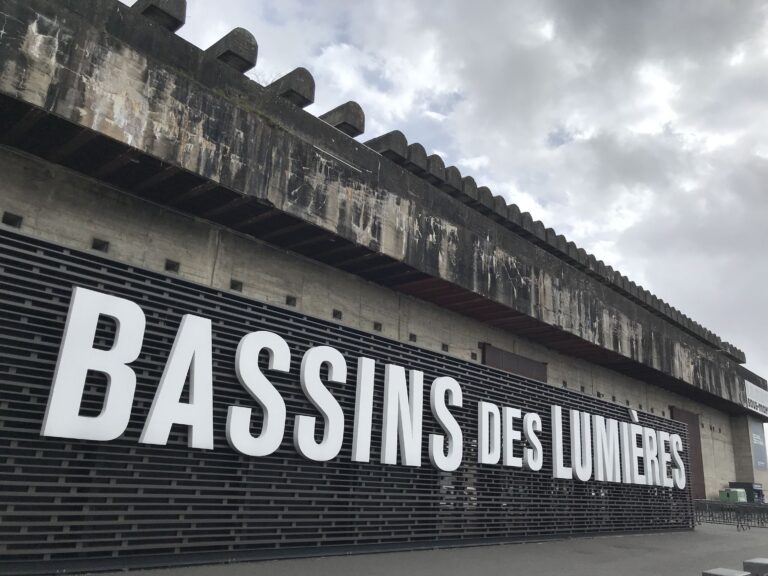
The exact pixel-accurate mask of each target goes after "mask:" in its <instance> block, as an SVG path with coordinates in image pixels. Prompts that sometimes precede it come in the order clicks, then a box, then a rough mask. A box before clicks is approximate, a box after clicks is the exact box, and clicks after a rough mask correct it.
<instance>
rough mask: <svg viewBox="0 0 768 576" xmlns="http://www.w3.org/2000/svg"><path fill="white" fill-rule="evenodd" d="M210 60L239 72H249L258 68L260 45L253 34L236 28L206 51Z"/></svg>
mask: <svg viewBox="0 0 768 576" xmlns="http://www.w3.org/2000/svg"><path fill="white" fill-rule="evenodd" d="M205 53H206V55H207V56H208V57H210V58H215V59H216V60H219V61H221V62H223V63H224V64H226V65H227V66H230V67H232V68H234V69H235V70H237V71H238V72H242V73H245V72H248V70H250V69H251V68H253V67H254V66H256V58H257V57H258V54H259V45H258V44H257V42H256V38H254V36H253V34H251V33H250V32H248V30H246V29H245V28H235V29H234V30H232V31H231V32H229V33H228V34H227V35H226V36H223V37H222V38H221V39H220V40H217V41H216V42H215V43H214V44H213V45H211V46H210V47H209V48H207V49H206V51H205Z"/></svg>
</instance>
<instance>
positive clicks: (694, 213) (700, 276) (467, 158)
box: [180, 0, 768, 377]
mask: <svg viewBox="0 0 768 576" xmlns="http://www.w3.org/2000/svg"><path fill="white" fill-rule="evenodd" d="M235 26H242V27H244V28H247V29H248V30H250V31H252V32H253V34H254V35H255V36H256V39H257V40H258V43H259V61H258V64H257V66H256V68H255V69H254V70H253V71H252V72H251V73H250V75H251V76H252V77H253V78H255V79H256V80H257V81H260V82H262V83H264V82H269V81H271V80H273V79H275V78H277V77H279V76H281V75H282V74H284V73H286V72H288V71H290V70H292V69H293V68H295V67H297V66H304V67H306V68H307V69H309V70H310V72H312V74H313V75H314V77H315V81H316V84H317V89H316V103H315V104H314V105H313V106H312V107H310V108H309V109H308V110H309V111H311V112H313V113H315V114H320V113H323V112H325V111H326V110H329V109H330V108H333V107H334V106H336V105H337V104H340V103H342V102H345V101H347V100H355V101H357V102H359V103H360V104H361V105H362V106H363V109H364V110H365V113H366V122H367V129H366V134H365V135H363V136H362V137H361V139H363V140H365V139H368V138H372V137H374V136H377V135H379V134H381V133H383V132H385V131H389V130H392V129H398V130H401V131H402V132H403V133H404V134H405V135H406V137H407V138H408V141H409V142H421V143H422V144H424V146H425V147H426V148H427V151H429V152H437V153H439V154H441V155H442V156H443V158H444V159H445V161H446V165H449V164H456V165H457V166H458V167H459V168H460V169H461V170H462V173H463V174H469V175H473V176H474V177H475V179H476V180H477V182H478V185H486V186H489V187H490V188H491V189H492V190H493V192H494V193H495V194H502V195H504V196H505V197H506V198H507V200H508V201H510V202H514V203H516V204H517V205H518V206H520V208H521V209H522V210H528V211H530V212H531V214H532V215H533V217H534V219H540V220H542V221H543V222H544V224H545V225H546V226H551V227H553V228H555V230H557V231H558V232H559V233H563V234H565V236H566V237H567V238H568V239H570V240H573V241H575V242H576V244H577V245H579V246H581V247H583V248H585V249H586V250H587V251H588V252H592V253H594V254H595V255H596V256H597V257H598V259H602V260H604V261H605V262H606V263H607V264H610V265H612V266H613V267H614V268H616V269H618V270H620V271H621V272H623V273H625V274H626V275H627V276H629V278H630V279H632V280H634V281H635V282H637V283H639V284H641V285H643V286H644V287H646V288H647V289H649V290H650V291H651V292H653V293H654V294H656V295H657V296H659V297H660V298H663V299H664V300H666V301H667V302H669V303H670V304H671V305H673V306H675V307H677V308H678V309H680V310H681V311H683V312H684V313H686V314H688V315H689V316H690V317H692V318H693V319H695V320H697V321H698V322H699V323H701V324H703V325H704V326H705V327H707V328H709V329H711V330H712V331H714V332H715V333H716V334H718V335H719V336H721V337H722V338H724V339H725V340H728V341H730V342H731V343H733V344H735V345H736V346H738V347H740V348H741V349H743V350H744V351H745V352H746V355H747V366H748V367H749V368H751V369H753V370H754V371H756V372H758V373H759V374H761V375H762V376H764V377H768V358H767V357H766V355H765V354H764V346H763V343H764V341H765V339H764V336H763V334H764V331H765V329H766V326H768V296H767V295H766V284H768V269H767V267H766V263H767V262H768V258H766V256H765V253H766V250H767V249H768V3H766V2H765V1H762V2H757V1H751V0H739V2H727V1H717V0H688V1H684V0H676V1H673V2H670V1H668V0H658V1H652V0H644V1H642V2H639V1H636V0H625V1H618V0H605V1H591V0H581V1H579V2H574V1H572V0H558V1H548V0H535V1H527V0H519V1H505V2H491V1H483V0H473V1H471V2H467V1H466V0H461V1H459V0H450V1H444V2H439V3H433V2H416V1H404V0H386V1H375V0H356V1H354V2H350V1H347V0H323V1H298V0H217V1H216V2H213V1H211V0H189V3H188V13H187V24H186V25H185V26H184V28H182V29H181V31H180V35H181V36H183V37H184V38H186V39H187V40H189V41H191V42H193V43H194V44H196V45H198V46H200V47H201V48H206V47H207V46H209V45H210V44H212V43H213V42H214V41H215V40H217V39H218V38H220V37H221V36H222V35H224V34H225V33H226V32H228V31H229V30H230V29H232V28H233V27H235Z"/></svg>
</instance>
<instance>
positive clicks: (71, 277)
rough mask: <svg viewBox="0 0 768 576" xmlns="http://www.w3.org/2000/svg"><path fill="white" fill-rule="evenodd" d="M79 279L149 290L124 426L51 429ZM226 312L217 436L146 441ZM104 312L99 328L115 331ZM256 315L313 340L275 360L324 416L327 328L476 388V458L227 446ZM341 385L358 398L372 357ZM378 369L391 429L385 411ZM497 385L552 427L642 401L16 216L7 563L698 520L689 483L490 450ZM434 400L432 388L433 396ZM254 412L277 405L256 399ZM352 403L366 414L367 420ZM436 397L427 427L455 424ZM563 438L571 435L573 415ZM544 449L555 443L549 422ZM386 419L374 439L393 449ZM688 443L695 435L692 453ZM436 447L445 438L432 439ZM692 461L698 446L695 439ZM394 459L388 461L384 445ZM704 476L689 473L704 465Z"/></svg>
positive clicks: (250, 553) (308, 547)
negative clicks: (304, 380)
mask: <svg viewBox="0 0 768 576" xmlns="http://www.w3.org/2000/svg"><path fill="white" fill-rule="evenodd" d="M73 285H80V286H84V287H87V288H92V289H95V290H99V291H101V292H107V293H110V294H114V295H117V296H122V297H126V298H129V299H131V300H134V301H136V302H138V303H139V304H140V306H141V307H142V309H143V310H144V312H145V314H146V316H147V331H146V338H145V344H144V348H143V349H142V354H141V356H140V357H139V359H138V360H137V361H136V362H135V363H133V364H132V367H133V368H134V369H135V371H136V373H137V388H136V395H135V401H134V406H133V413H132V417H131V422H130V424H129V426H128V430H127V431H126V432H125V434H123V436H121V437H120V438H118V439H117V440H113V441H110V442H93V441H77V440H62V439H56V438H47V437H41V436H40V428H41V424H42V420H43V415H44V411H45V406H46V403H47V398H48V393H49V390H50V385H51V381H52V377H53V371H54V367H55V363H56V357H57V351H58V348H59V345H60V342H61V337H62V333H63V330H64V323H65V319H66V316H67V308H68V304H69V300H70V296H71V292H72V286H73ZM184 313H193V314H198V315H201V316H205V317H207V318H212V319H213V320H214V335H213V341H214V362H213V364H214V426H215V436H216V444H217V445H216V449H215V450H194V449H190V448H188V447H187V442H186V440H187V438H186V436H187V434H186V430H185V429H184V428H183V427H174V430H173V432H172V434H171V439H170V441H169V443H168V445H167V446H151V445H147V444H140V443H139V442H138V439H139V435H140V432H141V428H142V424H143V422H144V419H145V418H146V416H147V413H148V410H149V407H150V405H151V402H152V398H153V395H154V392H155V390H156V387H157V382H158V380H159V378H160V375H161V373H162V370H163V367H164V363H165V360H166V358H167V356H168V352H169V350H170V347H171V344H172V342H173V338H174V334H175V332H176V329H177V327H178V324H179V321H180V319H181V316H182V314H184ZM110 330H112V332H114V328H113V326H110V325H108V324H105V325H104V326H102V327H101V328H100V330H99V332H98V335H97V339H98V342H97V344H98V343H101V344H103V345H109V342H111V339H112V338H113V333H110ZM255 330H272V331H275V332H277V333H279V334H280V335H281V336H283V337H285V338H286V340H287V341H288V342H289V343H290V346H291V349H292V350H295V351H296V353H295V354H294V356H293V357H292V367H291V373H290V374H283V373H274V378H273V382H274V384H275V386H276V387H277V388H278V389H279V390H280V392H281V394H282V395H283V397H284V398H285V401H286V405H287V409H288V413H289V414H302V413H303V414H312V413H314V410H315V409H314V407H313V406H312V405H311V404H310V403H309V401H308V400H307V399H306V398H305V396H304V395H303V393H302V392H301V387H300V386H299V383H298V378H297V372H298V369H299V366H298V362H299V360H300V358H301V353H302V351H303V350H306V349H307V348H308V347H310V346H314V345H320V344H328V345H332V346H334V347H336V348H337V349H339V350H340V351H341V352H342V353H343V354H344V355H345V357H347V358H354V357H356V356H360V355H363V354H364V355H366V356H368V357H370V358H374V359H375V360H376V366H377V368H376V370H377V372H376V381H377V382H381V381H382V378H383V366H384V364H385V363H390V362H391V363H394V364H398V365H401V366H402V365H404V366H409V367H412V368H417V369H420V370H423V371H424V373H425V381H427V379H428V378H429V377H433V378H434V377H435V376H437V375H449V376H453V377H455V378H456V379H457V380H458V381H459V382H460V383H461V385H462V389H463V392H464V408H463V409H461V410H456V411H455V412H456V417H457V419H458V420H459V421H460V423H461V426H462V428H463V429H464V431H465V444H464V450H465V454H464V464H463V465H462V467H461V468H460V469H459V470H457V471H456V472H452V473H441V472H439V471H438V470H436V469H434V468H433V467H431V466H429V465H425V466H422V467H421V468H416V469H408V468H405V467H403V466H384V465H382V464H380V463H378V462H377V461H372V462H370V463H365V464H364V463H357V462H353V461H351V435H352V430H351V426H350V425H348V426H347V427H346V428H345V444H344V448H343V450H342V453H341V454H340V455H339V457H338V458H336V459H334V460H332V461H329V462H311V461H308V460H305V459H303V458H302V457H300V456H299V455H298V454H297V453H296V451H295V450H294V449H293V447H292V445H291V442H290V438H291V436H292V429H291V426H292V424H291V422H290V421H291V419H290V418H289V419H288V423H287V429H286V435H285V437H286V441H285V442H283V445H282V446H281V447H280V448H279V449H278V450H277V452H275V453H274V454H272V455H270V456H269V457H265V458H249V457H246V456H243V455H241V454H238V453H236V452H235V451H233V450H232V449H230V448H229V447H228V446H227V444H226V440H225V439H224V438H225V433H224V426H225V422H226V411H227V407H228V405H231V404H241V405H245V406H248V405H251V404H252V403H253V400H252V399H251V398H250V396H249V395H248V393H247V392H246V391H245V390H244V389H243V387H242V386H241V385H240V384H239V383H238V381H237V377H236V374H235V371H234V357H235V349H236V347H237V343H238V341H239V339H240V338H242V336H244V335H245V334H247V333H248V332H251V331H255ZM349 369H350V374H349V376H348V383H347V385H339V386H337V387H335V388H334V390H333V393H334V396H335V397H337V399H338V401H339V402H340V403H341V405H342V408H343V410H344V411H345V413H347V414H352V413H353V412H354V406H355V397H354V393H355V385H354V382H355V378H356V370H355V367H354V364H353V363H350V366H349ZM102 380H103V379H99V377H98V375H94V378H93V379H91V378H90V377H89V385H88V387H87V389H86V395H85V402H84V404H85V406H84V409H85V410H88V411H90V412H91V413H98V411H99V410H100V395H101V394H103V386H104V382H103V381H102ZM379 388H380V387H378V386H377V391H376V396H375V399H374V403H375V404H374V405H375V407H374V421H373V430H374V431H377V430H380V429H381V425H382V417H381V414H382V407H383V397H382V392H381V390H380V389H379ZM479 399H487V400H489V401H492V402H495V403H498V404H499V405H504V406H517V407H521V408H524V409H525V410H526V411H536V412H538V413H540V414H541V416H542V419H543V430H549V429H550V425H551V423H550V421H549V420H550V417H549V408H550V406H551V405H552V404H559V405H561V406H563V408H564V409H568V408H576V409H580V410H586V411H589V412H591V413H593V414H602V415H604V416H606V417H610V418H616V419H619V420H626V419H627V412H626V407H624V406H620V405H618V404H612V403H609V402H605V401H604V400H600V399H598V398H595V397H593V396H589V395H585V394H579V393H577V392H574V391H571V390H564V389H560V388H558V387H554V386H550V385H547V384H543V383H541V382H536V381H533V380H529V379H526V378H520V377H516V376H513V375H511V374H509V373H505V372H502V371H500V370H496V369H493V368H489V367H487V366H482V365H479V364H476V363H471V362H466V361H462V360H459V359H457V358H454V357H450V356H447V355H444V354H438V353H435V352H430V351H427V350H424V349H419V348H416V347H414V346H410V345H407V344H403V343H400V342H396V341H393V340H389V339H387V338H384V337H381V336H377V335H374V334H369V333H365V332H362V331H360V330H355V329H353V328H350V327H346V326H343V325H341V324H337V323H332V322H327V321H323V320H319V319H317V318H312V317H309V316H305V315H303V314H300V313H298V312H297V311H295V310H290V309H286V308H280V307H276V306H271V305H267V304H265V303H263V302H259V301H256V300H251V299H248V298H245V297H244V296H242V295H238V294H235V293H230V292H223V291H221V290H215V289H211V288H206V287H203V286H199V285H196V284H193V283H190V282H187V281H184V280H182V279H180V278H179V277H173V276H168V275H163V274H158V273H154V272H149V271H146V270H142V269H139V268H136V267H134V266H130V265H127V264H122V263H119V262H115V261H113V260H109V259H107V258H103V257H100V256H97V255H95V254H93V253H85V252H79V251H76V250H71V249H65V248H62V247H60V246H56V245H53V244H50V243H47V242H43V241H40V240H36V239H32V238H29V237H26V236H23V235H18V234H12V233H9V232H0V451H1V452H2V454H3V458H2V459H0V573H3V574H8V573H14V572H16V573H22V572H24V573H32V572H35V571H41V572H49V571H51V570H52V567H54V566H56V567H57V568H60V569H64V568H67V569H74V568H93V567H107V568H108V567H120V566H125V565H128V564H131V563H132V564H133V565H135V566H138V565H143V566H153V565H154V566H157V565H163V564H174V563H192V562H199V561H218V560H227V559H249V558H264V557H275V556H300V555H308V554H314V555H317V554H329V553H349V552H356V551H363V550H383V549H393V548H419V547H434V546H450V545H466V544H470V543H490V542H503V541H512V540H522V539H541V538H548V537H553V536H569V535H575V534H597V533H616V532H638V531H656V530H660V529H690V528H692V527H693V507H692V501H691V497H690V490H689V489H686V490H676V489H672V488H661V487H656V486H638V485H630V484H609V483H600V482H593V481H590V482H579V481H571V480H558V479H553V478H551V473H548V472H547V470H548V469H549V470H551V464H550V463H549V462H548V458H549V457H547V459H546V460H545V468H544V470H542V471H541V472H530V471H527V470H523V469H510V468H505V467H502V466H487V465H479V464H477V430H476V413H475V411H476V407H477V402H478V400H479ZM427 406H428V403H427ZM254 412H258V410H255V411H254ZM639 416H640V423H641V424H642V425H646V426H650V427H653V428H656V429H661V430H668V431H669V432H673V433H678V434H681V435H682V437H683V438H684V442H686V445H687V440H685V439H686V436H687V435H686V429H685V426H684V425H683V424H681V423H679V422H674V421H671V420H666V419H663V418H660V417H658V416H654V415H652V414H647V413H640V414H639ZM351 420H352V419H351V418H348V421H349V423H350V424H351ZM439 431H440V429H439V428H438V425H437V424H436V422H435V421H434V420H433V418H432V416H431V414H430V412H429V409H428V408H427V409H426V410H425V412H424V443H425V444H426V439H427V437H428V434H429V433H430V432H439ZM565 436H566V437H565V438H564V441H565V442H566V443H568V442H570V436H569V433H568V431H567V430H566V432H565ZM542 440H543V443H544V452H545V454H550V455H551V440H550V439H549V438H547V437H542ZM380 444H381V443H380V439H379V438H378V437H377V434H374V438H373V444H372V447H371V448H372V455H377V454H378V453H379V451H380V448H381V446H380ZM686 452H687V450H686ZM424 453H426V451H425V450H424ZM683 457H684V460H685V462H686V465H687V453H686V454H684V455H683ZM374 460H375V458H374ZM688 484H689V486H690V477H689V479H688Z"/></svg>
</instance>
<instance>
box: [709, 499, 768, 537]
mask: <svg viewBox="0 0 768 576" xmlns="http://www.w3.org/2000/svg"><path fill="white" fill-rule="evenodd" d="M694 509H695V514H696V524H702V523H707V524H730V525H733V526H736V529H737V530H748V529H750V528H753V527H755V528H768V505H766V504H751V503H747V502H740V503H730V502H718V501H716V500H695V501H694Z"/></svg>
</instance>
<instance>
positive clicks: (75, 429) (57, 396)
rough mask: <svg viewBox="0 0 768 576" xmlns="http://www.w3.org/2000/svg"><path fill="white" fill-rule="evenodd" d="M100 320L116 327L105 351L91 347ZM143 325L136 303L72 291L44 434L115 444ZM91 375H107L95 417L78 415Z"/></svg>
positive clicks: (127, 407) (126, 412)
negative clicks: (108, 441) (110, 321)
mask: <svg viewBox="0 0 768 576" xmlns="http://www.w3.org/2000/svg"><path fill="white" fill-rule="evenodd" d="M101 316H107V317H109V318H112V319H113V320H114V321H115V323H116V324H117V329H116V330H115V341H114V342H113V343H112V347H111V348H110V349H109V350H99V349H96V348H94V347H93V340H94V337H95V335H96V327H97V325H98V322H99V318H100V317H101ZM145 323H146V320H145V318H144V313H143V312H142V311H141V308H139V306H138V305H137V304H135V303H134V302H131V301H130V300H126V299H124V298H118V297H117V296H110V295H108V294H102V293H100V292H94V291H93V290H88V289H86V288H80V287H75V289H74V290H73V292H72V301H71V302H70V305H69V313H68V315H67V323H66V327H65V328H64V339H63V342H62V345H61V351H60V352H59V359H58V361H57V363H56V372H55V373H54V376H53V385H52V386H51V394H50V397H49V398H48V407H47V408H46V411H45V420H44V421H43V429H42V431H41V434H42V435H43V436H55V437H58V438H75V439H78V440H114V439H115V438H117V437H118V436H120V435H121V434H122V433H123V432H125V429H126V428H127V427H128V421H129V420H130V418H131V407H132V405H133V394H134V392H135V390H136V374H135V373H134V371H133V370H132V369H131V368H129V367H128V364H129V363H131V362H133V361H134V360H136V358H138V356H139V353H140V352H141V343H142V340H143V338H144V327H145ZM89 371H94V372H101V373H102V374H104V375H105V376H106V377H107V382H108V384H107V391H106V393H105V395H104V405H103V407H102V409H101V413H100V414H99V415H98V416H81V415H80V404H81V403H82V400H83V391H84V390H85V380H86V377H87V376H88V372H89Z"/></svg>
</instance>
